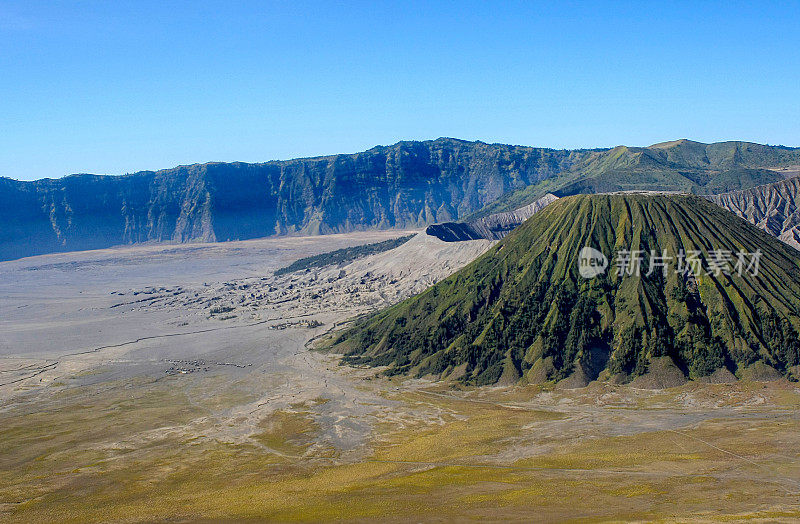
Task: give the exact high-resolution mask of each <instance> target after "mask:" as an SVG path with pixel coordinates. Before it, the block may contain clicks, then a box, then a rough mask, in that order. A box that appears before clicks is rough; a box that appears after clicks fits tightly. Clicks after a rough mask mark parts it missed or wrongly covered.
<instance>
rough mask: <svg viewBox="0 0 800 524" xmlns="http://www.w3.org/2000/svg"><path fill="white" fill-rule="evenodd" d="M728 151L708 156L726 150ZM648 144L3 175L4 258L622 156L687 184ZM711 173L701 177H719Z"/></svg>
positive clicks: (447, 149) (404, 199)
mask: <svg viewBox="0 0 800 524" xmlns="http://www.w3.org/2000/svg"><path fill="white" fill-rule="evenodd" d="M725 144H726V143H723V144H722V145H714V144H711V145H708V146H705V147H706V149H709V148H711V150H713V151H717V152H719V151H727V153H725V154H727V155H728V156H730V155H733V156H736V154H735V153H736V151H738V150H740V149H741V150H742V151H745V152H749V153H748V154H749V155H750V156H751V157H755V158H761V159H767V160H769V162H768V163H771V164H775V165H785V164H787V163H791V162H790V160H791V161H794V160H793V159H794V158H795V157H796V158H798V159H800V151H795V150H793V149H789V148H775V147H772V146H761V145H758V144H748V143H738V142H737V143H733V144H739V145H735V146H726V145H725ZM742 144H743V145H742ZM712 146H713V147H712ZM676 147H677V148H678V149H681V148H683V149H684V150H685V151H683V152H677V153H676V152H672V153H663V150H661V151H662V153H663V155H666V157H668V156H669V154H672V156H673V157H674V158H684V160H683V161H687V162H688V160H687V158H690V159H693V160H692V161H693V162H695V161H697V159H696V158H695V157H696V156H697V154H696V151H695V149H696V146H693V147H694V148H695V149H692V148H687V147H684V146H679V147H678V146H676ZM731 147H733V149H731ZM726 148H727V149H726ZM673 149H674V148H673ZM643 151H649V152H648V153H646V154H643ZM669 151H672V150H671V149H670V150H669ZM693 151H694V152H693ZM731 151H733V152H731ZM725 154H722V153H720V154H716V156H715V155H714V154H712V155H711V157H712V158H714V159H717V160H719V159H720V158H721V159H722V160H723V161H724V160H725V158H727V157H726V156H725ZM654 155H655V153H653V152H652V151H650V150H648V149H647V148H627V147H624V146H620V147H617V148H613V149H605V148H597V149H580V150H558V149H550V148H536V147H528V146H512V145H505V144H487V143H484V142H479V141H474V142H470V141H464V140H459V139H451V138H439V139H436V140H430V141H423V142H418V141H402V142H398V143H396V144H393V145H390V146H375V147H373V148H371V149H369V150H367V151H364V152H360V153H351V154H346V155H327V156H318V157H306V158H302V159H293V160H278V161H270V162H265V163H258V164H248V163H244V162H234V163H222V162H209V163H205V164H192V165H187V166H179V167H176V168H172V169H166V170H159V171H142V172H138V173H133V174H128V175H123V176H109V175H91V174H82V175H80V174H79V175H70V176H66V177H63V178H58V179H41V180H37V181H31V182H22V181H16V180H13V179H9V178H0V204H2V205H0V223H3V224H4V228H3V229H2V230H0V260H8V259H13V258H20V257H24V256H30V255H36V254H43V253H51V252H59V251H70V250H81V249H97V248H104V247H110V246H113V245H121V244H130V243H141V242H207V241H225V240H236V239H247V238H256V237H264V236H271V235H292V234H326V233H338V232H348V231H356V230H365V229H389V228H397V229H410V228H423V227H425V226H427V225H429V224H432V223H436V222H450V221H459V220H464V219H465V218H467V217H470V216H472V215H474V214H475V213H478V212H480V211H481V210H484V209H487V206H489V207H490V206H491V205H493V203H496V202H498V201H502V200H503V199H504V198H506V197H505V196H506V195H514V194H515V193H517V192H520V191H523V192H524V191H526V190H528V191H530V188H543V187H544V188H545V189H546V188H547V187H550V186H558V187H561V188H562V189H564V188H566V187H569V188H571V190H573V191H579V192H581V191H583V192H586V191H589V192H591V191H595V190H596V189H597V188H594V187H592V184H589V183H588V182H587V180H592V179H591V177H589V178H587V176H588V175H591V174H592V173H595V174H597V173H601V174H602V173H609V175H608V176H609V177H611V178H612V179H613V178H614V177H617V178H619V176H620V173H619V171H618V170H619V169H620V166H623V167H624V166H631V165H633V166H639V167H637V168H636V169H635V170H634V171H633V172H632V173H633V175H635V177H638V178H639V179H640V180H638V182H637V184H638V186H641V187H645V188H652V189H662V188H663V186H664V185H665V184H666V185H667V186H669V184H672V185H673V186H680V187H679V188H683V187H686V185H687V184H689V182H687V181H686V180H688V179H685V178H675V177H672V178H670V176H671V175H670V176H666V178H665V177H662V178H663V179H664V180H666V182H664V180H662V182H663V183H659V182H658V180H659V179H658V177H657V176H656V177H655V178H654V177H653V173H658V170H657V169H655V168H651V167H648V168H647V169H644V168H641V165H643V164H642V162H644V163H648V162H651V161H652V162H655V159H656V156H658V155H655V156H654ZM706 156H708V155H706ZM739 156H742V158H743V159H744V160H743V161H745V160H747V158H749V157H748V156H747V155H741V154H740V155H739ZM666 157H665V158H666ZM718 157H719V158H718ZM787 158H788V159H790V160H787ZM667 161H668V159H667V160H665V159H662V160H661V162H662V164H663V163H664V162H667ZM736 161H737V160H736V159H731V162H734V163H735V162H736ZM747 161H752V159H751V160H747ZM669 162H672V160H669ZM762 163H763V162H762ZM797 163H798V164H800V160H797ZM654 165H655V164H654ZM587 169H588V170H589V171H587ZM626 169H627V168H626ZM592 170H594V171H592ZM615 170H617V171H615ZM626 173H628V172H626ZM765 173H766V174H765ZM771 173H772V172H767V171H764V172H763V173H761V175H763V176H767V177H771V176H772V174H771ZM603 176H605V175H603ZM704 176H705V175H704ZM715 176H716V175H713V174H711V175H708V177H707V178H708V180H717V179H716V178H715ZM776 176H777V175H776ZM601 178H602V177H601ZM606 178H608V177H606ZM762 178H763V177H762ZM595 179H597V177H595ZM604 180H605V179H604ZM759 180H761V178H759V177H757V176H756V177H754V176H743V177H739V178H736V179H731V180H723V181H721V182H719V183H716V182H715V183H716V184H717V185H716V186H715V187H717V186H719V187H721V188H729V187H733V188H735V189H740V188H745V187H750V186H752V185H755V182H757V181H759ZM770 180H771V179H770ZM676 181H677V182H676ZM702 181H705V182H708V181H707V180H705V179H704V180H701V182H702ZM587 184H588V185H587ZM690 185H691V184H690ZM669 187H672V186H669ZM692 187H694V186H692ZM697 187H700V186H697ZM545 192H547V191H545ZM566 192H567V193H568V192H569V191H566ZM540 196H541V195H540ZM559 196H560V195H559ZM533 200H536V199H531V200H529V201H527V202H523V203H522V204H521V205H517V206H515V207H514V208H519V207H523V205H526V204H529V203H531V202H533ZM514 208H509V209H505V210H501V211H510V210H512V209H514Z"/></svg>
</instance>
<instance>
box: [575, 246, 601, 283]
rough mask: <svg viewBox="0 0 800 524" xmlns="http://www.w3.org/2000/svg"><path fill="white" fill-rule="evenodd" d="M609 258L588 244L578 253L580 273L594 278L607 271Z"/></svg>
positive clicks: (584, 276) (585, 276)
mask: <svg viewBox="0 0 800 524" xmlns="http://www.w3.org/2000/svg"><path fill="white" fill-rule="evenodd" d="M607 268H608V258H606V256H605V255H604V254H603V253H601V252H600V251H598V250H596V249H594V248H592V247H589V246H586V247H584V248H583V249H581V252H580V254H579V255H578V273H580V274H581V276H582V277H583V278H594V277H596V276H597V275H601V274H603V273H605V272H606V269H607Z"/></svg>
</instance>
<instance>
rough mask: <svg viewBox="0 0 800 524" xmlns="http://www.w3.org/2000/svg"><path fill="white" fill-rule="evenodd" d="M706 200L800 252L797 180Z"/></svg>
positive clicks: (799, 213)
mask: <svg viewBox="0 0 800 524" xmlns="http://www.w3.org/2000/svg"><path fill="white" fill-rule="evenodd" d="M709 199H710V200H711V201H712V202H714V203H715V204H717V205H719V206H722V207H724V208H725V209H727V210H728V211H731V212H733V213H736V214H737V215H738V216H740V217H741V218H744V219H745V220H747V221H748V222H751V223H753V224H755V225H756V226H758V227H760V228H761V229H763V230H764V231H766V232H767V233H769V234H771V235H773V236H776V237H778V238H779V239H781V240H783V241H784V242H786V243H787V244H790V245H792V246H794V247H796V248H798V249H800V177H794V178H790V179H788V180H783V181H781V182H776V183H774V184H767V185H763V186H758V187H754V188H751V189H746V190H743V191H734V192H731V193H723V194H721V195H714V196H710V197H709Z"/></svg>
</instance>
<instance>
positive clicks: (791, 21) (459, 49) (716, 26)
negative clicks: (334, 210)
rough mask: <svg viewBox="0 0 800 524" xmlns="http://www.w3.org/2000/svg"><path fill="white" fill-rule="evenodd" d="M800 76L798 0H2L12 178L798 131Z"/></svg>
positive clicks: (5, 143)
mask: <svg viewBox="0 0 800 524" xmlns="http://www.w3.org/2000/svg"><path fill="white" fill-rule="evenodd" d="M556 4H557V5H556ZM798 95H800V2H780V3H779V2H776V3H762V2H747V3H738V2H733V1H729V2H719V3H716V2H663V1H662V2H657V3H655V2H654V3H645V2H630V3H625V2H574V3H570V2H558V3H556V2H520V3H513V2H509V3H503V4H502V5H495V4H494V3H490V2H474V3H473V2H433V3H430V2H420V3H416V2H410V1H404V2H397V3H393V2H380V1H378V2H363V3H361V2H347V3H340V2H297V1H294V2H230V1H228V2H185V3H183V2H146V1H137V2H80V1H71V2H55V1H49V2H36V1H31V0H26V1H20V2H8V1H4V0H0V176H10V177H12V178H19V179H34V178H42V177H59V176H63V175H65V174H69V173H77V172H91V173H111V174H122V173H126V172H134V171H138V170H144V169H160V168H167V167H172V166H175V165H178V164H188V163H195V162H207V161H234V160H240V161H246V162H259V161H266V160H272V159H286V158H293V157H297V156H312V155H321V154H331V153H340V152H355V151H360V150H364V149H368V148H370V147H372V146H374V145H377V144H391V143H394V142H396V141H398V140H414V139H418V140H424V139H431V138H436V137H439V136H453V137H458V138H464V139H477V140H483V141H486V142H506V143H514V144H525V145H536V146H547V147H556V148H564V147H566V148H574V147H599V146H614V145H618V144H626V145H649V144H651V143H655V142H659V141H664V140H672V139H676V138H692V139H695V140H700V141H706V142H711V141H719V140H727V139H741V140H751V141H756V142H762V143H772V144H777V143H781V144H786V145H792V146H800V96H798Z"/></svg>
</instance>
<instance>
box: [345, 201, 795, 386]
mask: <svg viewBox="0 0 800 524" xmlns="http://www.w3.org/2000/svg"><path fill="white" fill-rule="evenodd" d="M587 246H588V247H591V248H593V249H595V250H597V251H598V252H599V253H600V254H601V255H599V257H598V258H597V260H600V257H603V256H605V257H607V258H606V260H605V266H603V264H602V262H598V263H597V265H596V267H598V268H600V269H602V268H603V267H604V268H605V270H604V271H598V272H597V273H591V274H589V277H593V278H584V277H585V276H586V275H582V272H581V266H580V265H579V264H580V263H581V262H580V261H581V257H582V251H583V250H584V248H585V247H587ZM625 250H629V252H628V265H627V267H626V266H620V265H618V263H619V260H620V257H621V256H623V255H622V253H624V251H625ZM695 250H696V251H698V252H699V256H698V257H697V260H698V261H699V264H700V265H696V264H694V263H690V262H687V260H688V258H689V257H691V255H689V257H686V258H684V259H683V260H684V262H685V267H684V269H687V268H688V269H689V271H680V269H681V268H680V265H679V264H680V262H679V257H678V255H679V253H681V252H683V253H684V254H690V253H691V252H692V251H695ZM631 252H641V253H642V254H643V256H641V257H638V256H637V257H636V259H637V260H640V262H639V263H636V262H632V261H631V260H632V257H631V256H630V253H631ZM715 252H718V253H723V254H722V255H714V253H715ZM755 252H760V253H761V256H760V259H758V260H759V266H758V271H753V269H752V266H751V264H752V262H753V258H752V257H749V256H743V257H742V260H744V261H746V264H747V266H748V267H750V269H749V270H748V269H747V268H745V267H744V264H742V266H741V267H739V269H738V270H737V268H736V263H737V262H738V261H739V260H740V258H739V253H743V255H744V254H748V253H755ZM652 253H655V254H656V256H659V257H661V256H665V257H668V258H663V259H656V258H652V255H651V254H652ZM724 253H728V255H727V256H726V255H724ZM645 254H646V255H645ZM593 256H597V254H595V255H593ZM623 260H624V258H623ZM618 268H622V272H621V273H619V274H618V271H617V269H618ZM636 268H639V270H637V269H636ZM715 268H716V269H715ZM651 270H652V271H651ZM799 331H800V252H798V251H797V250H795V249H792V248H790V247H789V246H787V245H785V244H784V243H782V242H780V241H778V240H777V239H775V238H774V237H772V236H770V235H768V234H766V233H765V232H764V231H762V230H760V229H758V228H756V227H754V226H753V225H751V224H749V223H747V222H745V221H744V220H741V219H739V218H737V217H736V216H735V215H733V214H731V213H728V212H727V211H725V210H724V209H722V208H720V207H718V206H716V205H714V204H712V203H711V202H709V201H707V200H706V199H703V198H700V197H697V196H690V195H674V196H664V195H657V196H652V195H651V196H647V195H634V194H612V195H608V194H604V195H577V196H569V197H565V198H561V199H558V200H556V201H555V202H553V203H551V204H549V205H548V206H547V207H546V208H544V209H543V210H541V211H540V212H538V213H536V214H535V215H533V217H532V218H530V219H529V220H528V221H526V222H525V223H524V224H522V225H521V226H519V227H518V228H517V229H515V230H514V231H513V232H512V233H510V234H509V235H508V236H506V237H505V238H504V239H503V240H501V241H500V242H499V243H498V244H497V245H496V246H494V247H493V248H491V249H490V250H489V251H488V252H487V253H486V254H485V255H483V256H481V257H480V258H478V259H477V260H475V261H474V262H472V263H471V264H469V265H468V266H466V267H465V268H464V269H462V270H460V271H458V272H457V273H455V274H454V275H452V276H451V277H449V278H447V279H445V280H443V281H442V282H440V283H438V284H436V285H434V286H433V287H431V288H429V289H428V290H426V291H425V292H423V293H421V294H419V295H417V296H414V297H412V298H409V299H408V300H406V301H404V302H401V303H399V304H397V305H395V306H393V307H390V308H388V309H385V310H383V311H380V312H378V313H375V314H373V315H371V316H369V317H367V318H365V319H362V320H359V321H356V323H355V324H354V326H353V327H351V328H349V329H347V330H345V331H344V332H341V333H339V334H338V335H335V336H334V338H333V339H332V341H331V347H332V348H333V350H334V351H335V352H339V353H344V354H345V357H344V361H345V362H347V363H350V364H355V365H368V366H388V368H387V370H386V373H388V374H390V375H392V374H409V375H412V376H426V375H427V376H433V377H434V378H450V379H452V380H460V381H463V382H465V383H468V384H478V385H481V384H493V383H498V382H500V383H516V382H518V381H522V382H532V383H540V382H558V381H563V383H564V384H565V385H568V386H583V385H585V384H586V383H588V382H589V381H591V380H594V379H597V378H601V379H607V380H612V381H618V382H628V381H631V380H634V381H635V383H636V384H641V385H643V386H647V385H648V384H649V385H661V386H670V385H677V384H680V383H682V382H684V381H685V380H686V379H687V378H691V379H698V380H706V381H728V380H733V379H734V375H735V376H738V377H745V376H748V375H750V376H762V377H763V376H780V375H781V374H783V375H788V376H795V377H798V376H800V367H798V366H799V365H800V338H799V337H798V332H799Z"/></svg>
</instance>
